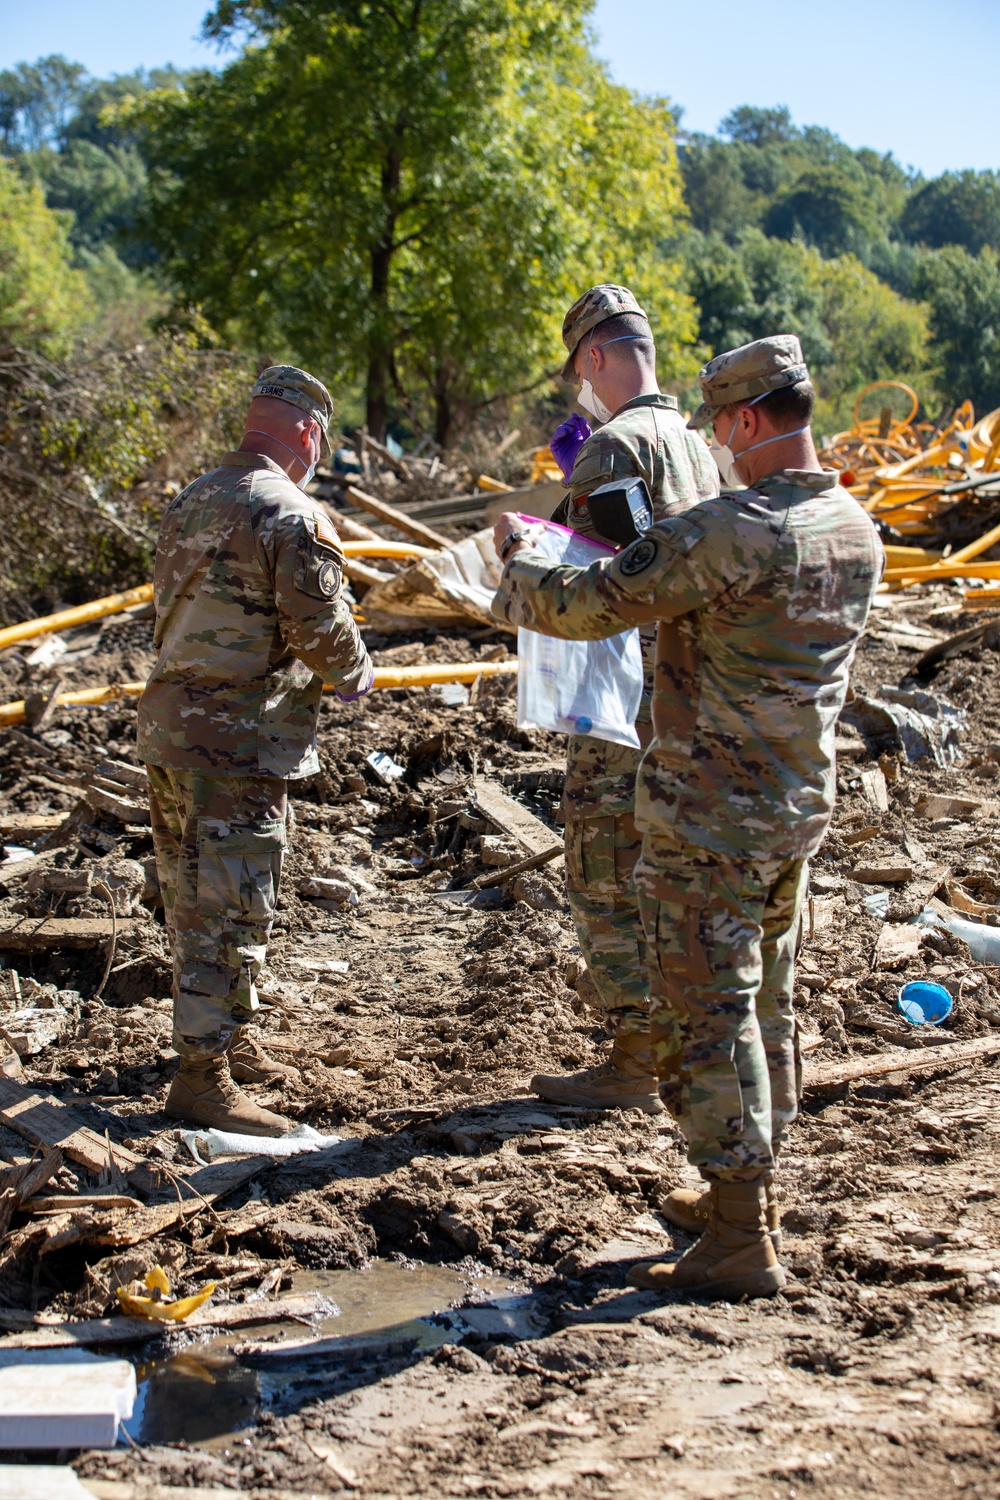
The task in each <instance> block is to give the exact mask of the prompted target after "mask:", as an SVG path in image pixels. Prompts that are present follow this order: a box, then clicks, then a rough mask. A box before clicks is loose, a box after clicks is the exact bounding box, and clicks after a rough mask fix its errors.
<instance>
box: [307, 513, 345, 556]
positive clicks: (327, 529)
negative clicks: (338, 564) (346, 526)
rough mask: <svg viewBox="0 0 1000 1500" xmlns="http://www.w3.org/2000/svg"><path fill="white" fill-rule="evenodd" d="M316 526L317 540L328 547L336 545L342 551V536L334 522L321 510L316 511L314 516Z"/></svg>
mask: <svg viewBox="0 0 1000 1500" xmlns="http://www.w3.org/2000/svg"><path fill="white" fill-rule="evenodd" d="M313 520H314V523H315V527H316V540H317V542H320V543H322V544H323V545H324V546H327V547H336V549H337V551H338V552H339V551H340V537H339V536H338V535H337V533H336V530H335V529H334V525H333V522H332V521H331V520H330V518H329V517H328V516H325V515H324V514H323V512H322V511H321V510H318V511H316V513H315V515H314V517H313Z"/></svg>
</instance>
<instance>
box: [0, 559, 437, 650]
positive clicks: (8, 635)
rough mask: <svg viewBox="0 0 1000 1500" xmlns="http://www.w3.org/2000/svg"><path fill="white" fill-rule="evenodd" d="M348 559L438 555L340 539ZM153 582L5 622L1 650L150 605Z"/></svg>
mask: <svg viewBox="0 0 1000 1500" xmlns="http://www.w3.org/2000/svg"><path fill="white" fill-rule="evenodd" d="M340 545H341V548H342V550H343V553H344V556H345V557H346V558H355V557H392V558H398V559H400V560H402V561H404V562H416V561H419V560H420V559H421V558H425V557H436V556H437V553H435V552H434V551H432V549H431V548H430V547H418V546H417V545H416V544H415V543H413V542H382V541H378V542H368V541H362V542H341V544H340ZM152 599H153V585H152V584H151V583H141V584H139V586H138V587H137V588H134V589H126V590H125V591H124V593H121V594H108V595H107V596H106V597H105V598H103V599H91V601H90V603H89V604H76V605H74V606H73V608H72V609H60V610H58V611H57V612H56V613H55V614H54V615H40V616H39V617H38V619H36V620H25V621H23V623H22V624H20V625H6V626H4V627H3V628H2V629H0V651H2V650H3V649H4V647H5V646H16V645H18V644H19V642H21V641H31V640H34V638H35V636H38V635H52V634H53V633H54V632H55V631H58V630H72V629H73V628H74V626H76V625H89V624H91V622H92V621H94V620H103V619H104V618H105V616H106V615H116V614H121V612H122V610H124V609H131V608H132V606H133V605H135V604H150V603H151V602H152Z"/></svg>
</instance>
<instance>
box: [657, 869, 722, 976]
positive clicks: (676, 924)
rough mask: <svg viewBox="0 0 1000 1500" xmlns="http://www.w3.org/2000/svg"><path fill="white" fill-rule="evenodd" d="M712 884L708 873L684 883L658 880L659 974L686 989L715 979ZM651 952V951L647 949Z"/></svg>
mask: <svg viewBox="0 0 1000 1500" xmlns="http://www.w3.org/2000/svg"><path fill="white" fill-rule="evenodd" d="M711 883H712V876H711V872H710V871H708V870H697V871H693V872H692V873H691V875H690V876H687V875H686V876H685V877H684V878H683V880H667V879H664V878H663V877H662V876H661V877H659V878H658V879H656V881H655V884H654V889H653V894H654V895H655V899H656V903H657V912H656V953H655V959H656V963H657V965H658V967H659V970H660V973H661V974H662V975H663V977H664V979H665V980H666V981H667V982H668V983H669V982H670V981H671V980H673V982H674V983H675V984H679V985H681V986H682V987H683V988H690V987H693V986H699V985H707V984H711V982H712V979H713V977H714V946H715V945H714V942H713V939H712V919H711V899H712V896H711ZM647 953H648V948H647Z"/></svg>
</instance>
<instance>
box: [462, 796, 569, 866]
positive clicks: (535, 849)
mask: <svg viewBox="0 0 1000 1500" xmlns="http://www.w3.org/2000/svg"><path fill="white" fill-rule="evenodd" d="M476 810H477V811H478V812H481V813H482V815H483V817H484V818H488V819H489V821H490V822H491V823H493V824H495V825H496V827H497V828H499V829H501V831H502V832H504V833H506V834H508V835H509V836H510V837H511V838H512V839H515V840H516V841H517V843H519V844H520V845H521V847H522V848H523V849H524V851H525V853H526V854H545V853H547V852H548V850H550V849H551V848H552V845H553V841H554V840H555V839H556V838H557V837H558V835H557V834H555V833H553V831H552V829H551V828H549V827H547V825H546V824H545V823H543V822H542V820H541V818H536V817H535V815H534V813H533V812H529V811H528V809H527V808H526V807H524V806H523V804H522V803H520V802H518V801H516V799H515V798H513V797H508V795H507V793H506V792H505V791H504V790H503V788H502V787H499V786H497V784H496V782H495V781H487V780H485V779H483V778H482V777H480V778H479V779H478V780H477V781H476Z"/></svg>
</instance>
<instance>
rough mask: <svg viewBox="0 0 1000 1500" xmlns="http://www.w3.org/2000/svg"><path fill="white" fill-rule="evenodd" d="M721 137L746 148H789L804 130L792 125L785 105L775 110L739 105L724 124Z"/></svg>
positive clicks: (721, 126) (722, 124)
mask: <svg viewBox="0 0 1000 1500" xmlns="http://www.w3.org/2000/svg"><path fill="white" fill-rule="evenodd" d="M719 134H720V135H725V136H728V137H729V139H730V140H731V141H741V142H742V143H743V144H744V145H746V146H787V145H788V144H789V142H790V141H796V140H798V139H799V137H800V135H801V131H799V130H798V129H797V128H796V127H795V125H793V124H792V116H791V113H790V112H789V109H788V106H787V105H785V104H781V105H778V106H777V107H776V108H775V109H758V108H756V107H755V106H754V105H752V104H740V105H739V106H738V107H737V108H736V109H734V110H732V111H731V112H730V113H729V114H728V115H727V116H726V118H725V119H724V120H723V121H722V123H721V125H720V126H719Z"/></svg>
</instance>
